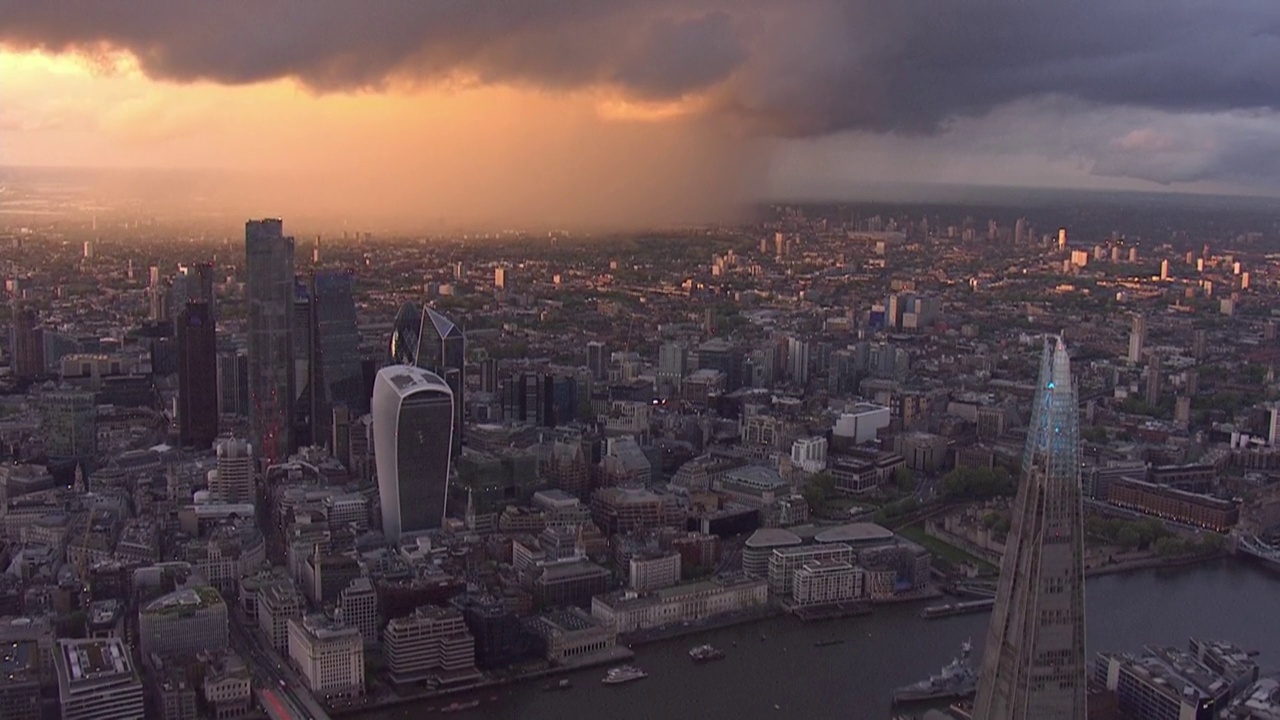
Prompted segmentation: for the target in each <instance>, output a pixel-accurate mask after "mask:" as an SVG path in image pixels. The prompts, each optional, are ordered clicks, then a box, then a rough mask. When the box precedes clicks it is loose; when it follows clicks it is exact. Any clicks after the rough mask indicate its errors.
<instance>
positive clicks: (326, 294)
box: [310, 270, 369, 450]
mask: <svg viewBox="0 0 1280 720" xmlns="http://www.w3.org/2000/svg"><path fill="white" fill-rule="evenodd" d="M353 279H354V275H353V273H352V272H351V271H350V270H336V271H322V272H316V273H313V274H312V275H311V323H310V324H311V328H310V331H311V332H310V335H311V362H310V366H311V377H312V380H311V422H312V427H313V433H312V441H313V442H314V443H315V444H317V445H319V444H321V443H325V442H330V441H331V436H332V434H333V433H332V423H333V411H334V408H336V407H338V406H345V407H346V408H347V409H348V410H349V411H350V412H351V413H352V414H353V415H355V416H356V417H359V416H361V415H364V414H365V413H367V412H369V396H368V394H367V393H366V392H365V384H364V371H363V369H362V368H361V363H360V331H359V330H358V329H357V327H356V302H355V296H354V292H353V288H352V285H353ZM331 450H332V448H331Z"/></svg>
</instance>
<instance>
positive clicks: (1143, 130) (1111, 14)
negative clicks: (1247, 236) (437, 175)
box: [0, 0, 1280, 187]
mask: <svg viewBox="0 0 1280 720" xmlns="http://www.w3.org/2000/svg"><path fill="white" fill-rule="evenodd" d="M0 18H3V21H0V45H3V46H6V47H10V48H19V49H38V50H43V51H47V52H55V53H56V52H65V51H76V52H82V53H97V52H109V51H113V50H120V51H127V52H128V53H130V54H131V55H133V56H134V57H136V58H137V61H138V63H139V65H140V67H141V69H142V70H143V72H144V73H145V74H146V75H147V76H148V77H150V78H153V79H160V80H165V81H170V82H174V83H178V84H186V83H195V82H212V83H217V84H222V85H250V84H256V83H262V82H266V81H272V80H278V79H293V80H296V81H298V82H299V83H301V84H302V85H304V86H306V87H308V88H310V89H311V90H313V91H315V92H316V93H318V94H321V95H324V94H328V93H336V92H346V91H358V90H380V89H384V88H387V87H401V86H402V85H404V84H410V85H413V84H423V85H435V84H440V83H445V84H451V85H455V84H462V85H481V86H513V87H516V88H521V89H522V90H524V91H528V90H533V91H539V92H541V91H550V92H552V93H560V92H563V93H567V94H570V95H572V94H573V93H575V92H576V91H579V90H596V89H604V90H606V91H608V92H611V93H616V94H618V95H620V96H621V97H623V98H626V99H629V100H632V101H640V102H644V103H655V104H661V103H670V102H672V101H680V102H683V101H696V102H689V103H687V104H684V105H681V107H688V108H696V109H697V111H698V112H700V113H702V114H703V115H704V116H705V117H702V118H699V119H698V128H699V132H700V133H702V134H703V136H704V137H706V136H715V135H716V133H717V132H721V133H725V134H739V135H754V136H757V137H759V136H764V137H769V138H782V140H783V141H782V142H781V143H780V144H778V145H777V146H776V147H780V148H781V151H780V152H781V153H782V156H783V160H782V162H783V163H784V164H785V163H786V162H787V161H788V158H797V157H808V158H809V160H808V161H807V162H810V165H809V166H806V167H812V165H813V162H812V161H813V160H814V158H818V159H819V160H820V159H821V158H822V157H824V153H825V154H827V155H830V154H831V153H828V152H827V149H830V148H833V147H836V146H834V145H832V143H833V142H836V141H838V142H843V143H846V144H845V145H842V146H839V147H840V148H846V149H847V148H848V147H853V148H862V149H867V148H868V147H869V146H870V145H872V144H875V145H876V147H875V148H873V149H872V150H871V151H869V152H865V153H863V154H862V155H861V156H858V155H857V153H854V155H853V156H852V157H861V158H862V159H863V162H864V164H868V163H873V164H875V165H876V167H875V168H874V169H875V170H876V172H878V173H879V172H884V170H885V169H886V167H889V166H896V165H902V164H905V165H906V166H908V167H909V168H914V170H913V176H914V177H916V178H917V179H930V178H931V177H932V175H931V168H932V167H933V166H935V165H940V164H943V165H949V168H948V169H947V172H948V175H947V177H948V178H951V179H952V180H955V179H962V178H964V177H965V176H966V175H973V176H981V175H982V173H983V171H984V170H987V169H988V168H987V167H984V158H986V159H987V161H989V160H990V159H992V158H997V159H1003V161H1008V160H1009V158H1020V160H1019V161H1018V162H1020V163H1023V164H1025V165H1026V166H1027V167H1028V168H1031V170H1030V172H1034V168H1035V163H1036V162H1039V163H1042V164H1043V165H1044V166H1045V169H1046V170H1052V171H1054V172H1063V173H1066V175H1064V176H1069V175H1070V174H1071V173H1072V172H1074V173H1076V174H1077V175H1078V176H1082V177H1086V178H1087V177H1088V176H1089V175H1093V176H1095V177H1103V178H1136V179H1140V180H1143V181H1150V182H1156V183H1162V184H1171V183H1172V184H1185V183H1204V182H1225V183H1230V184H1234V185H1236V186H1247V187H1252V186H1257V185H1266V186H1269V187H1280V113H1278V111H1280V74H1278V73H1276V72H1274V69H1275V68H1277V67H1280V3H1278V2H1276V1H1275V0H1159V2H1154V3H1153V2H1151V0H894V1H893V2H879V1H877V0H368V2H352V1H351V0H261V1H260V2H254V3H211V2H207V1H204V0H131V1H130V2H114V3H112V2H98V1H97V0H67V1H66V2H32V1H31V0H0ZM55 109H56V108H55ZM2 111H3V109H2V108H0V121H3V124H4V125H5V126H6V127H7V126H15V124H16V126H20V127H21V126H25V125H27V124H30V123H31V122H32V121H31V120H30V119H27V118H17V117H12V116H4V115H3V113H2ZM52 111H53V109H51V110H50V112H51V113H52ZM728 131H741V132H728ZM624 145H625V143H619V145H618V146H619V147H623V146H624ZM815 148H817V149H816V150H815ZM838 149H839V148H838ZM718 157H719V155H718ZM776 164H777V163H776V162H775V165H776ZM889 169H890V170H891V171H892V170H893V169H895V168H889ZM783 170H784V171H786V172H792V174H803V171H797V170H796V168H783ZM835 170H837V171H838V170H840V169H839V168H836V169H835ZM784 174H785V173H784ZM836 174H837V175H838V174H839V172H836ZM907 174H908V175H912V173H907ZM921 176H923V177H921ZM864 179H866V178H864ZM984 179H985V178H984ZM995 180H996V181H998V180H999V179H998V178H996V179H995Z"/></svg>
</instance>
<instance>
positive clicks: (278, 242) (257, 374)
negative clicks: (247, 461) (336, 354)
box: [244, 219, 295, 463]
mask: <svg viewBox="0 0 1280 720" xmlns="http://www.w3.org/2000/svg"><path fill="white" fill-rule="evenodd" d="M244 244H245V270H246V282H245V296H246V300H247V306H248V321H249V373H248V378H249V405H250V413H249V425H250V436H251V438H252V444H253V446H254V447H255V448H259V449H260V450H259V452H260V453H261V454H262V457H263V458H265V459H266V460H267V461H268V462H273V463H274V462H280V461H283V460H285V459H286V458H287V457H288V456H289V452H290V451H291V450H292V449H293V445H292V444H291V434H292V430H293V422H292V420H293V408H294V404H293V400H294V398H295V390H294V374H293V371H294V365H293V363H294V355H293V320H294V275H293V238H291V237H285V235H284V224H283V222H282V221H280V220H278V219H267V220H250V221H249V222H247V223H245V228H244Z"/></svg>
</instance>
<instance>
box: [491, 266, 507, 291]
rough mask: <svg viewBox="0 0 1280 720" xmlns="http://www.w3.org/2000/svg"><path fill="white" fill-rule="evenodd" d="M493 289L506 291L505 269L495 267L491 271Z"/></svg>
mask: <svg viewBox="0 0 1280 720" xmlns="http://www.w3.org/2000/svg"><path fill="white" fill-rule="evenodd" d="M493 287H494V289H496V290H506V289H507V269H506V268H504V267H496V268H494V269H493Z"/></svg>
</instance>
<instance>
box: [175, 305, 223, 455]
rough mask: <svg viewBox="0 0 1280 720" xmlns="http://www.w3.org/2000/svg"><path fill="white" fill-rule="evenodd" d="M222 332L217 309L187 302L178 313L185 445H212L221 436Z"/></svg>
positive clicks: (181, 423) (180, 400) (180, 425)
mask: <svg viewBox="0 0 1280 720" xmlns="http://www.w3.org/2000/svg"><path fill="white" fill-rule="evenodd" d="M217 359H218V336H217V331H216V328H215V326H214V322H213V309H212V308H210V307H209V303H207V302H204V301H197V302H187V303H186V305H185V306H184V307H183V309H182V312H181V313H180V314H179V315H178V429H179V436H180V437H181V441H182V444H183V445H189V446H194V447H198V448H202V449H204V448H209V447H211V446H212V445H213V439H214V438H216V437H217V436H218V368H217Z"/></svg>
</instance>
